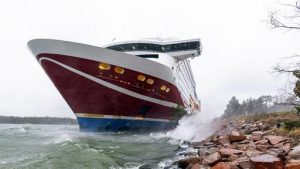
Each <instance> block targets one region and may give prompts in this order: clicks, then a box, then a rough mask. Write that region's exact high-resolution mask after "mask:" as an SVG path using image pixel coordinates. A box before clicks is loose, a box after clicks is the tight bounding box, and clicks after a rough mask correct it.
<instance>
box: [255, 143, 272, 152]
mask: <svg viewBox="0 0 300 169" xmlns="http://www.w3.org/2000/svg"><path fill="white" fill-rule="evenodd" d="M268 148H269V145H256V149H257V150H259V151H262V152H264V151H266V150H267V149H268Z"/></svg>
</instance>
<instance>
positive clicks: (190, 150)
mask: <svg viewBox="0 0 300 169" xmlns="http://www.w3.org/2000/svg"><path fill="white" fill-rule="evenodd" d="M278 127H280V125H275V126H271V125H270V124H269V123H267V122H265V121H255V122H254V121H252V122H246V121H245V120H239V121H234V122H233V121H231V122H226V123H224V124H222V125H220V126H219V128H218V129H217V130H216V132H215V133H214V134H213V135H212V136H210V137H209V138H207V139H205V140H202V141H200V142H184V144H182V145H181V146H180V152H179V153H178V155H180V156H181V157H184V158H183V159H181V160H179V161H176V162H175V163H174V165H177V166H178V167H179V168H183V169H209V168H211V169H300V144H299V140H297V139H293V138H289V137H286V136H278V135H277V134H276V133H274V129H276V128H278Z"/></svg>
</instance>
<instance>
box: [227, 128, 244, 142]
mask: <svg viewBox="0 0 300 169" xmlns="http://www.w3.org/2000/svg"><path fill="white" fill-rule="evenodd" d="M228 138H229V140H230V141H231V142H240V141H244V140H246V136H244V135H242V134H241V133H239V132H237V131H232V132H231V133H230V134H229V135H228Z"/></svg>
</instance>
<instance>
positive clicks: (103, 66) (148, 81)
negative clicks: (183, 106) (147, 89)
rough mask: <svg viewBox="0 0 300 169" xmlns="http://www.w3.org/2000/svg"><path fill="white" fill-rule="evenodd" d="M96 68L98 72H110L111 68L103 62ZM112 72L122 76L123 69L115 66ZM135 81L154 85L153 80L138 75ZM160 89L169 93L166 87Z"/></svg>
mask: <svg viewBox="0 0 300 169" xmlns="http://www.w3.org/2000/svg"><path fill="white" fill-rule="evenodd" d="M98 67H99V69H100V70H110V68H111V66H110V64H107V63H103V62H102V63H100V64H99V66H98ZM114 72H115V73H118V74H124V72H125V69H123V68H121V67H118V66H116V67H115V68H114ZM137 80H139V81H141V82H144V81H146V83H147V84H150V85H152V84H154V80H153V79H151V78H146V76H144V75H138V76H137ZM160 89H161V90H162V91H165V92H167V93H168V92H169V91H170V88H167V86H166V85H162V86H161V87H160Z"/></svg>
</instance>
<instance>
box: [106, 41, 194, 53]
mask: <svg viewBox="0 0 300 169" xmlns="http://www.w3.org/2000/svg"><path fill="white" fill-rule="evenodd" d="M107 48H108V49H111V50H116V51H122V52H126V51H155V52H175V51H184V50H198V51H199V50H200V42H199V41H195V42H186V43H177V44H169V45H158V44H151V43H127V44H120V45H115V46H110V47H107Z"/></svg>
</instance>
